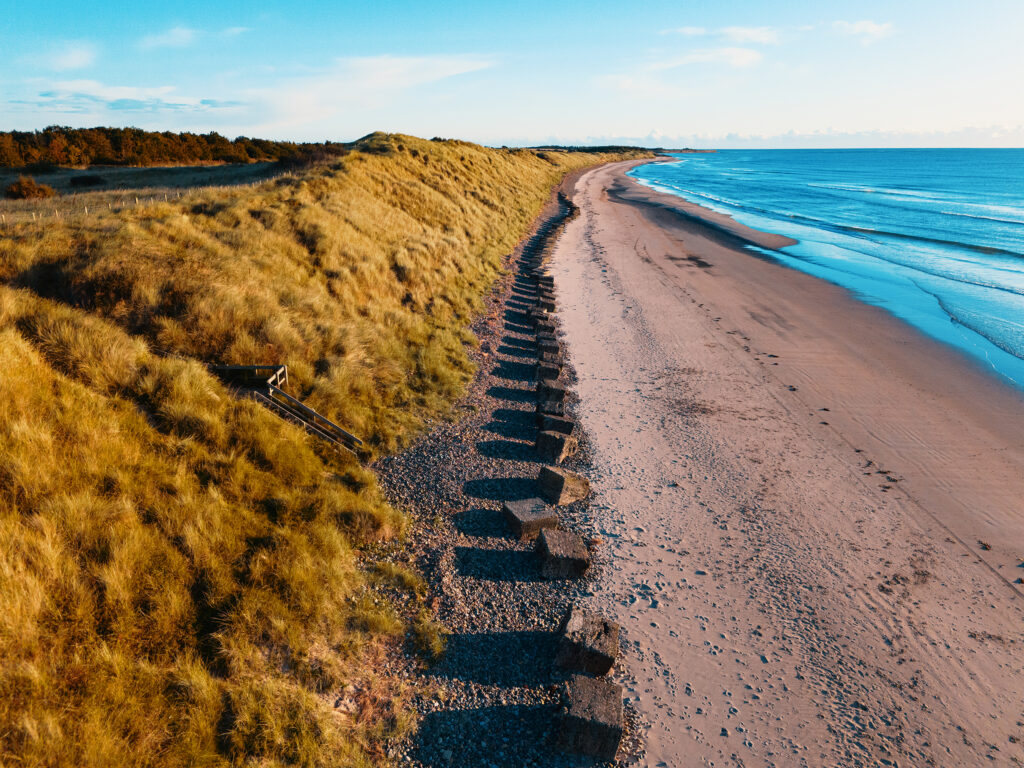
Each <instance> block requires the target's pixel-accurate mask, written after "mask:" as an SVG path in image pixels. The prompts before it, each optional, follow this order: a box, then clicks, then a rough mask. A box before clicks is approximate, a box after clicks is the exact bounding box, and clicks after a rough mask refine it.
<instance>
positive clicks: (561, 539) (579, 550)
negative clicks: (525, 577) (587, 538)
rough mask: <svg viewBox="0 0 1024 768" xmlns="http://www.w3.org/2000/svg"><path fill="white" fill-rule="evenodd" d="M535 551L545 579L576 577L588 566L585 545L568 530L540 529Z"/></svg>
mask: <svg viewBox="0 0 1024 768" xmlns="http://www.w3.org/2000/svg"><path fill="white" fill-rule="evenodd" d="M536 552H537V559H538V560H539V561H540V575H541V576H543V577H544V578H545V579H578V578H579V577H580V576H582V575H583V574H584V572H585V571H586V570H587V568H589V567H590V553H589V552H588V551H587V545H586V544H584V543H583V539H581V538H580V537H579V536H577V535H576V534H575V533H572V532H570V531H559V530H557V529H555V528H543V529H541V532H540V534H539V535H538V536H537V549H536Z"/></svg>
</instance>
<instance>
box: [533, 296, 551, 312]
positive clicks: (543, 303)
mask: <svg viewBox="0 0 1024 768" xmlns="http://www.w3.org/2000/svg"><path fill="white" fill-rule="evenodd" d="M537 306H538V307H540V308H541V309H543V310H545V311H546V312H554V311H555V308H556V307H555V300H554V299H539V300H538V301H537Z"/></svg>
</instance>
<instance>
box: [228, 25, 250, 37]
mask: <svg viewBox="0 0 1024 768" xmlns="http://www.w3.org/2000/svg"><path fill="white" fill-rule="evenodd" d="M246 32H252V27H228V28H227V29H225V30H224V31H223V32H221V34H222V35H224V37H238V36H239V35H244V34H245V33H246Z"/></svg>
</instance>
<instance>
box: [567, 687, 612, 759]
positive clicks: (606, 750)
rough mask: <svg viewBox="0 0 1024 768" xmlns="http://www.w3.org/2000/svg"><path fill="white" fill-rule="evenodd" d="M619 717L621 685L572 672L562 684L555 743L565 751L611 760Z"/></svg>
mask: <svg viewBox="0 0 1024 768" xmlns="http://www.w3.org/2000/svg"><path fill="white" fill-rule="evenodd" d="M622 720H623V717H622V687H621V686H619V685H616V684H615V683H609V682H608V681H606V680H595V679H593V678H590V677H583V676H582V675H575V676H573V678H572V679H571V680H570V681H569V682H568V684H567V685H566V687H565V693H564V698H563V705H562V711H561V712H560V713H559V723H558V728H557V732H556V735H555V743H556V744H557V746H558V747H559V749H562V750H564V751H566V752H574V753H576V754H583V755H589V756H591V757H595V758H597V759H598V760H608V761H611V760H614V759H615V753H616V752H618V750H619V742H620V741H622Z"/></svg>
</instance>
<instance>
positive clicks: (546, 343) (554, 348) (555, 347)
mask: <svg viewBox="0 0 1024 768" xmlns="http://www.w3.org/2000/svg"><path fill="white" fill-rule="evenodd" d="M537 350H538V351H539V352H540V353H541V354H548V355H553V356H555V357H560V356H561V354H562V345H561V344H559V343H558V342H557V341H551V340H549V339H544V340H542V341H541V342H540V343H539V344H538V345H537Z"/></svg>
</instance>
